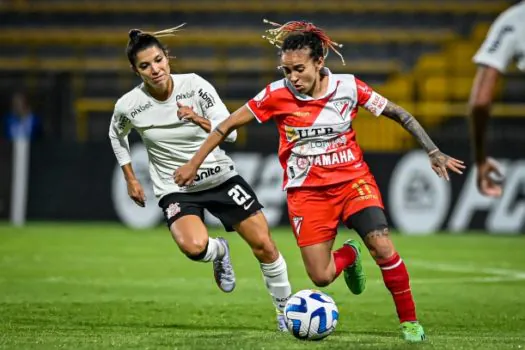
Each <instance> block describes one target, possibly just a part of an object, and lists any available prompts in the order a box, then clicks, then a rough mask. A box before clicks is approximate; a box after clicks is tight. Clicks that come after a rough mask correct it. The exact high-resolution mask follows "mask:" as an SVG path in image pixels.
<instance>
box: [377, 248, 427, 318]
mask: <svg viewBox="0 0 525 350" xmlns="http://www.w3.org/2000/svg"><path fill="white" fill-rule="evenodd" d="M377 264H378V265H379V267H380V268H381V273H382V274H383V281H385V286H386V287H387V288H388V290H389V291H390V293H391V294H392V297H393V298H394V303H395V304H396V310H397V316H398V317H399V322H405V321H417V318H416V306H415V305H414V298H413V297H412V291H411V290H410V279H409V277H408V271H407V268H406V266H405V263H404V262H403V260H402V259H401V257H400V256H399V254H397V253H395V254H394V255H393V256H392V257H390V258H388V259H385V260H382V261H379V260H378V261H377Z"/></svg>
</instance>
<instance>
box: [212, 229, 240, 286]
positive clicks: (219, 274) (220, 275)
mask: <svg viewBox="0 0 525 350" xmlns="http://www.w3.org/2000/svg"><path fill="white" fill-rule="evenodd" d="M217 240H218V241H219V242H220V243H221V244H222V245H223V247H224V256H223V257H222V258H218V259H215V260H213V275H214V276H215V282H217V285H218V286H219V288H220V289H221V290H222V291H223V292H225V293H230V292H231V291H233V289H234V288H235V273H234V272H233V266H232V262H231V258H230V246H229V245H228V241H227V240H226V239H224V238H222V237H217Z"/></svg>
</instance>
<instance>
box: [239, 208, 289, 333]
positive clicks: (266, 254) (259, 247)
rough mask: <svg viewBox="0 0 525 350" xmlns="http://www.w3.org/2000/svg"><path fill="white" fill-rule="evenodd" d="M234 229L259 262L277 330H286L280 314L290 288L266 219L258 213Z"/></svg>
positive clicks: (285, 270) (283, 264)
mask: <svg viewBox="0 0 525 350" xmlns="http://www.w3.org/2000/svg"><path fill="white" fill-rule="evenodd" d="M234 229H235V231H237V232H238V233H239V234H240V235H241V237H242V238H243V239H244V240H245V241H246V242H247V243H248V245H249V246H250V247H251V248H252V251H253V254H254V255H255V257H256V258H257V260H259V263H260V267H261V271H262V274H263V278H264V281H265V284H266V288H267V289H268V292H269V293H270V295H271V297H272V301H273V303H274V305H275V308H276V309H277V312H278V314H277V321H278V327H279V330H282V331H284V330H286V324H285V323H284V317H283V316H282V312H283V310H284V306H285V304H286V301H287V300H288V299H289V298H290V296H291V294H292V288H291V286H290V282H289V281H288V271H287V266H286V261H285V260H284V258H283V256H282V255H281V253H280V252H279V250H277V247H276V245H275V243H274V241H273V240H272V237H271V234H270V229H269V228H268V222H267V221H266V217H265V216H264V214H263V213H262V212H261V211H258V212H257V213H255V214H254V215H251V216H249V217H248V218H246V219H245V220H243V221H241V222H240V223H239V224H237V225H234Z"/></svg>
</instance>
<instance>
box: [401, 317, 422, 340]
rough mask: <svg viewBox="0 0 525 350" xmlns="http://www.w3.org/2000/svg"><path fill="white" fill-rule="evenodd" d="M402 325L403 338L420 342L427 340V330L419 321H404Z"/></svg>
mask: <svg viewBox="0 0 525 350" xmlns="http://www.w3.org/2000/svg"><path fill="white" fill-rule="evenodd" d="M400 327H401V332H402V333H403V339H405V340H406V341H408V342H410V343H418V342H421V341H423V340H425V331H424V330H423V326H421V325H420V324H419V322H417V321H416V322H403V323H401V326H400Z"/></svg>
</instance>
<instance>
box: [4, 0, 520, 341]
mask: <svg viewBox="0 0 525 350" xmlns="http://www.w3.org/2000/svg"><path fill="white" fill-rule="evenodd" d="M512 3H515V1H501V0H477V1H474V0H464V1H450V0H444V1H437V0H368V1H361V0H348V1H343V0H341V1H337V0H323V1H310V0H302V1H294V0H280V1H277V0H267V1H245V0H225V1H209V0H206V1H167V0H150V1H147V2H145V1H131V0H127V1H124V0H105V1H100V0H92V1H81V0H77V1H65V0H3V1H2V0H0V43H1V49H0V77H1V78H0V116H1V117H0V118H3V116H4V115H5V114H7V113H8V112H9V109H10V103H11V98H12V96H13V94H14V93H15V92H16V91H20V90H21V91H24V92H25V93H26V94H27V96H28V97H29V101H30V104H31V106H32V108H33V110H34V112H35V114H36V115H38V116H39V117H40V118H41V121H42V125H43V130H42V134H41V135H40V137H39V138H38V139H36V140H34V141H33V142H32V143H31V151H30V154H31V155H30V162H29V180H28V186H29V187H28V192H27V193H28V195H27V212H26V214H27V221H28V225H27V226H26V228H23V229H16V228H13V227H12V226H10V224H9V218H10V214H11V213H10V206H11V203H12V200H13V198H12V188H13V164H14V159H13V144H12V143H11V142H10V141H9V140H6V139H5V138H4V133H2V136H1V139H0V232H1V233H2V234H1V235H0V289H1V290H2V291H3V292H2V296H0V311H1V312H0V315H1V316H0V319H1V320H3V321H4V322H0V323H1V324H2V326H0V348H16V347H21V348H26V347H32V346H34V345H35V344H40V345H42V346H43V347H47V348H50V347H54V346H65V347H68V346H69V347H74V348H82V347H85V348H95V347H105V346H108V347H112V346H117V347H119V346H120V347H123V348H132V347H137V348H146V347H152V348H162V347H170V345H171V346H173V345H175V347H178V348H205V347H206V346H208V347H209V348H216V346H219V345H221V344H222V345H223V346H229V347H230V348H232V347H240V348H242V347H244V348H260V347H263V346H264V344H266V346H267V348H281V347H283V346H284V345H282V344H283V343H282V341H284V340H282V339H280V338H279V339H277V340H278V342H276V343H273V342H274V341H276V340H275V339H274V338H272V337H273V335H272V336H270V335H268V334H269V333H268V330H271V329H273V327H274V325H273V324H270V323H269V322H267V321H268V320H270V319H271V318H272V317H273V316H272V310H268V303H269V300H267V298H266V297H267V296H266V295H265V294H264V293H265V292H264V287H263V286H262V283H261V281H260V278H259V277H260V276H259V272H258V271H257V267H256V264H254V263H253V264H240V263H239V264H238V265H237V266H236V268H237V269H238V270H237V273H238V275H240V276H241V285H243V286H244V288H248V289H249V291H250V293H246V291H244V292H242V288H240V290H239V292H238V293H237V297H236V298H237V299H227V298H228V296H223V295H222V294H219V293H218V292H217V291H216V290H215V287H214V286H213V283H212V282H211V281H212V280H211V275H210V272H209V271H208V268H209V267H204V266H203V265H199V264H194V263H191V262H188V261H186V259H184V257H183V256H182V254H179V253H178V251H177V250H176V248H175V246H174V245H171V244H168V240H169V238H167V235H166V229H165V227H163V225H162V220H161V213H160V211H159V210H158V208H157V206H156V201H155V199H154V198H153V195H152V194H151V192H150V193H149V195H148V198H149V202H148V205H147V207H146V209H141V208H138V207H136V206H135V205H134V204H133V203H132V202H131V200H129V199H128V198H127V195H126V189H125V186H124V183H123V179H122V176H121V174H120V169H119V168H118V166H117V164H116V161H115V159H114V155H113V153H112V150H111V147H110V144H109V141H108V138H107V130H108V122H109V119H110V117H111V113H112V109H113V105H114V102H115V101H116V99H117V98H118V97H120V96H121V95H122V94H123V93H124V92H126V91H128V90H129V89H131V88H132V87H133V86H135V85H136V84H138V83H139V81H138V80H137V79H138V78H137V77H136V76H135V75H134V74H132V73H131V72H130V69H129V64H128V62H127V60H126V57H125V54H124V49H125V45H126V42H127V33H128V30H129V29H130V28H140V29H143V30H160V29H164V28H168V27H172V26H175V25H178V24H180V23H182V22H187V23H188V25H187V28H186V30H185V31H183V32H181V33H180V35H178V36H177V37H174V38H165V39H164V42H165V43H166V44H167V45H168V46H169V48H170V50H171V51H170V52H171V55H172V56H176V59H175V60H173V61H172V68H173V72H181V73H185V72H195V73H198V74H200V75H202V76H204V77H205V78H207V79H208V80H209V81H210V82H212V83H213V84H214V85H215V87H216V88H217V91H218V92H219V95H220V96H221V97H222V98H223V100H224V101H225V102H226V104H227V105H228V107H229V108H230V110H234V109H235V108H237V107H239V106H241V105H242V103H244V102H245V101H246V100H247V99H249V98H251V97H253V96H254V95H255V94H256V93H257V92H258V91H260V90H261V89H262V87H264V86H265V85H266V84H267V83H268V82H270V81H273V80H275V79H278V78H280V77H279V74H278V72H277V70H276V66H277V65H278V55H277V50H276V49H275V48H274V47H272V46H270V45H269V44H268V43H267V42H266V41H265V40H263V39H262V38H261V35H262V34H263V31H264V30H265V29H266V28H267V27H266V26H265V25H264V24H263V23H262V19H263V18H268V19H270V20H272V21H275V22H279V23H283V22H286V21H288V20H292V19H306V20H311V21H313V22H314V23H316V24H317V25H319V26H321V27H323V28H325V29H326V30H327V31H328V33H329V34H330V35H331V36H332V37H333V39H334V40H335V41H337V42H340V43H342V44H343V45H344V47H343V48H342V53H343V55H344V57H345V59H346V62H347V65H346V66H342V65H341V63H340V61H339V60H338V58H337V57H335V55H331V56H330V57H329V58H328V60H327V65H328V67H330V68H331V69H332V71H334V72H337V73H344V72H348V73H353V74H355V75H357V76H358V77H359V78H360V79H362V80H364V81H366V82H368V83H369V84H370V85H372V86H373V87H374V88H375V89H376V90H377V91H379V92H380V93H381V94H383V95H385V96H386V97H387V98H389V99H391V100H393V101H394V102H396V103H398V104H400V105H402V106H404V107H405V108H406V109H408V110H409V111H411V112H413V114H414V115H415V116H416V117H417V118H418V120H420V121H421V123H422V124H423V126H424V127H425V128H426V129H427V130H428V132H429V133H430V135H431V136H432V138H433V139H434V140H435V141H436V142H437V143H438V145H440V147H441V148H442V150H443V151H444V152H446V153H449V154H451V155H453V156H454V157H456V158H460V159H463V160H465V161H466V163H467V165H468V166H469V169H468V170H467V172H466V174H465V176H463V177H460V176H456V175H453V176H452V181H451V182H450V183H449V184H448V183H445V182H443V181H441V180H439V179H438V178H437V177H436V176H435V175H433V174H432V173H431V172H430V170H429V169H430V168H429V167H428V163H427V161H426V159H425V156H424V155H422V154H421V153H420V152H418V147H417V145H416V144H415V143H414V141H413V140H412V139H411V137H410V136H409V135H408V134H407V133H406V132H405V131H404V130H403V129H402V128H401V127H400V126H398V125H396V124H394V123H393V122H391V121H389V120H387V119H384V118H379V119H375V118H373V117H372V116H371V115H369V114H368V113H367V112H366V111H361V112H360V116H359V117H358V118H357V119H356V121H355V124H354V125H355V129H356V130H357V135H358V141H359V143H360V144H361V146H362V148H363V149H364V150H365V153H366V159H367V161H368V162H369V164H370V166H371V168H372V170H373V172H374V174H375V176H376V178H377V180H378V183H379V186H380V188H381V190H382V192H383V195H384V199H385V204H386V205H387V208H388V215H389V219H390V222H391V223H392V226H393V227H394V229H397V231H398V232H401V233H405V234H422V233H425V234H432V233H437V234H436V235H429V236H426V237H417V238H415V237H405V236H403V235H396V237H395V241H396V244H397V245H398V247H400V250H401V252H402V254H403V255H404V257H405V259H406V261H407V262H408V267H409V269H410V271H411V274H412V279H413V283H414V285H415V286H416V290H417V291H416V300H417V301H418V303H419V305H420V308H421V309H422V310H424V311H423V320H424V321H425V322H426V323H424V325H427V324H428V325H429V330H430V332H429V333H430V334H431V336H432V337H433V339H434V341H435V342H436V343H434V345H436V347H437V348H450V349H455V348H465V349H466V348H476V349H478V348H517V347H518V345H521V346H523V345H525V336H524V334H523V329H525V314H524V313H523V311H520V310H525V304H523V298H522V295H521V297H520V293H519V290H520V289H521V290H523V280H524V276H525V273H524V272H523V271H522V270H523V267H524V266H525V261H524V255H523V248H525V244H524V240H523V235H519V234H522V233H524V232H525V151H524V150H525V137H524V135H525V100H524V96H525V79H524V78H523V75H522V74H521V75H520V74H519V73H518V72H517V71H516V70H515V68H514V67H513V68H511V69H510V72H509V73H508V74H507V75H506V76H505V78H504V79H502V80H501V81H500V83H499V85H498V89H497V96H496V101H495V103H494V106H493V116H494V118H492V120H491V122H490V123H491V124H490V125H491V129H490V133H489V144H490V146H489V149H490V153H491V154H492V155H493V156H495V157H497V158H498V159H500V160H501V161H502V162H503V164H504V165H505V169H506V174H507V183H506V186H507V187H506V191H505V194H504V196H503V198H502V199H499V200H492V199H487V198H483V197H481V196H479V195H478V194H477V192H476V189H475V187H474V172H473V169H472V166H471V165H472V164H471V160H470V145H469V142H468V139H467V135H468V125H467V119H466V101H467V99H468V96H469V91H470V87H471V84H472V80H473V77H474V73H475V66H474V65H473V64H472V62H471V58H472V55H473V54H474V52H475V51H476V49H477V48H478V47H479V45H480V43H481V42H482V40H483V38H484V36H485V34H486V32H487V30H488V27H489V25H490V23H491V22H492V21H493V20H494V19H495V18H496V16H497V15H498V14H499V13H500V12H501V11H503V10H505V9H506V8H508V6H510V5H511V4H512ZM0 121H1V122H2V125H3V121H4V120H3V119H0ZM130 140H131V142H132V144H133V154H134V166H135V167H136V169H137V173H138V176H139V177H140V178H141V179H142V181H143V184H145V185H146V187H148V174H147V167H146V163H145V162H146V158H145V154H144V149H143V148H142V147H141V146H140V142H139V141H140V140H139V139H138V137H137V134H135V133H133V134H132V135H131V137H130ZM225 148H226V149H227V150H228V151H229V152H230V153H231V154H232V155H233V157H234V159H235V160H236V162H237V166H238V168H239V171H240V172H241V174H242V175H244V176H245V177H246V179H247V180H248V182H250V183H252V184H253V186H254V188H255V191H256V192H257V193H258V195H259V196H260V197H261V201H262V202H263V204H265V206H266V209H265V211H266V214H267V216H268V219H269V221H270V223H271V224H272V226H280V227H279V228H278V229H275V231H274V236H275V237H276V240H277V241H278V243H279V245H280V247H281V250H282V251H283V252H285V255H286V257H287V260H288V261H289V266H290V271H291V272H290V273H291V276H292V283H293V285H294V288H295V289H297V288H301V287H303V288H308V287H311V283H309V281H308V279H307V277H306V275H305V273H304V270H303V268H302V265H301V263H300V257H299V254H298V250H297V248H296V247H294V242H293V237H291V234H290V230H289V224H288V221H287V216H286V206H285V203H284V193H283V192H282V191H281V190H280V183H281V170H280V167H279V165H278V163H277V160H276V156H275V154H276V149H277V133H276V131H275V127H274V125H271V123H269V124H268V125H266V124H265V125H257V124H256V123H253V124H251V125H248V126H247V127H245V128H243V129H242V130H241V131H240V136H239V139H238V141H237V143H235V144H233V145H225ZM147 190H148V188H147ZM209 223H210V224H213V221H210V222H209ZM128 226H132V227H142V228H144V230H139V231H135V230H130V229H129V228H127V227H128ZM454 232H455V233H465V235H461V236H458V235H453V234H450V233H454ZM212 233H213V234H222V230H221V229H220V227H219V228H218V229H215V230H214V231H212ZM487 233H490V234H487ZM500 233H503V234H508V233H512V234H517V235H513V237H508V236H503V235H498V234H500ZM492 234H494V235H492ZM347 236H348V235H345V237H347ZM228 237H231V238H230V239H231V242H232V243H231V244H232V247H233V249H234V262H240V261H242V259H253V258H251V257H250V255H249V254H250V253H249V252H248V249H247V248H246V246H245V245H243V243H242V241H241V240H239V239H237V238H235V236H233V235H232V236H228ZM429 247H431V248H432V249H429ZM487 257H490V258H487ZM487 259H488V262H487ZM252 265H253V266H252ZM365 267H366V268H367V271H370V276H369V278H370V280H371V283H372V286H371V288H370V291H368V292H367V293H368V294H367V295H365V296H363V297H362V298H352V299H351V301H350V302H347V301H345V299H344V296H346V294H344V293H346V291H345V290H344V286H343V284H341V283H339V282H340V281H338V283H336V284H335V285H334V286H331V287H329V289H328V291H329V292H330V293H332V294H333V295H334V296H335V297H336V300H337V301H338V303H339V305H340V307H341V308H343V309H345V310H347V311H348V310H351V316H352V317H351V318H350V319H351V320H355V319H358V320H359V322H357V323H352V322H350V321H345V320H342V325H341V329H340V330H339V331H338V332H336V334H335V335H334V336H333V337H331V338H329V340H328V341H331V342H332V343H331V346H332V348H339V347H341V348H345V347H346V344H347V342H348V341H351V342H354V345H355V342H356V341H357V342H360V344H361V345H362V346H363V348H378V347H383V346H392V344H391V343H390V342H391V340H390V338H391V337H392V336H394V334H395V333H394V332H393V331H392V332H391V333H388V332H386V333H385V332H384V331H383V329H389V328H388V327H390V328H393V327H394V326H395V324H394V323H392V322H393V320H395V316H394V315H393V310H392V307H391V304H390V301H389V296H388V295H387V293H386V292H385V291H384V290H383V289H382V287H381V286H380V285H381V280H380V276H379V274H378V272H377V271H376V269H375V268H374V267H373V262H372V260H371V259H370V258H367V260H366V261H365ZM252 275H253V276H255V277H253V276H252ZM195 276H200V277H195ZM252 279H253V281H252ZM181 281H182V283H179V282H181ZM189 281H195V282H194V283H193V284H192V283H191V282H189ZM375 282H377V283H375ZM467 283H470V284H467ZM501 283H503V285H502V284H501ZM174 284H175V288H174ZM256 292H257V293H256ZM246 294H250V295H246ZM256 295H258V296H256ZM471 295H476V296H477V297H476V298H471V297H470V296H471ZM233 300H236V301H233ZM254 300H255V301H256V302H257V303H258V304H256V305H254V304H253V301H254ZM259 304H260V305H259ZM217 305H218V306H217ZM246 305H248V309H246V307H245V306H246ZM378 305H381V306H378ZM202 308H205V309H206V310H208V311H206V312H203V311H199V310H202ZM161 310H162V311H161ZM210 310H214V311H210ZM232 310H233V312H232ZM246 310H248V311H246ZM250 310H251V311H255V312H256V313H257V315H258V316H257V320H258V322H261V324H259V323H257V324H256V325H254V324H253V323H254V319H253V317H254V316H253V314H252V313H251V312H250ZM370 310H372V311H370ZM207 312H212V315H209V314H207ZM173 315H187V317H186V318H184V320H182V321H176V322H175V321H173V319H172V317H174V316H173ZM188 315H189V316H188ZM234 315H237V316H238V315H242V316H243V317H241V318H238V317H236V316H234ZM177 320H179V319H177ZM264 322H266V323H268V324H266V323H264ZM345 322H346V323H345ZM189 331H192V332H193V333H192V334H194V336H190V335H188V334H189V333H188V332H189ZM97 332H98V333H97ZM104 332H106V333H104ZM229 332H235V334H236V337H233V338H232V337H231V336H230V335H231V333H229ZM265 332H266V333H265ZM492 333H494V335H493V336H492V337H491V336H489V335H488V334H492ZM144 334H147V336H145V335H144ZM356 334H357V338H356ZM495 334H500V335H501V337H500V336H499V335H495ZM174 335H175V336H174ZM503 338H504V339H503ZM239 339H240V340H239ZM260 339H262V340H263V341H262V342H261V341H259V340H260ZM459 339H461V340H459ZM234 340H235V341H237V340H238V341H239V343H236V344H237V345H232V344H233V343H231V342H232V341H234ZM199 342H200V343H199ZM203 342H204V343H203ZM456 342H459V343H456ZM81 344H82V345H81ZM294 344H295V343H292V342H291V340H290V341H289V342H288V343H286V345H285V346H286V347H287V348H290V349H291V348H294V347H295V346H296V345H294ZM363 344H364V345H363ZM205 345H206V346H205ZM317 345H318V346H319V348H321V347H322V345H320V344H317ZM398 345H399V344H398ZM214 346H215V347H214ZM312 346H314V345H312ZM396 346H397V345H396ZM399 346H401V345H399Z"/></svg>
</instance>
